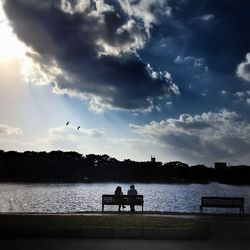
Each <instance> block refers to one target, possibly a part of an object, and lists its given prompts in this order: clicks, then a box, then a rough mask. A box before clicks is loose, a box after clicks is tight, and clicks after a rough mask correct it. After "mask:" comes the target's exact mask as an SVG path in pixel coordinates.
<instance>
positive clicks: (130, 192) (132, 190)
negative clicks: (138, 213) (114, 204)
mask: <svg viewBox="0 0 250 250" xmlns="http://www.w3.org/2000/svg"><path fill="white" fill-rule="evenodd" d="M128 195H129V196H135V195H137V190H136V189H135V185H133V184H132V185H130V189H129V190H128ZM130 211H131V212H134V211H135V205H134V204H131V205H130Z"/></svg>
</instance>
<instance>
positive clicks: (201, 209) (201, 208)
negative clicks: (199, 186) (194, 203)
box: [200, 206, 203, 214]
mask: <svg viewBox="0 0 250 250" xmlns="http://www.w3.org/2000/svg"><path fill="white" fill-rule="evenodd" d="M200 213H201V214H203V207H202V206H200Z"/></svg>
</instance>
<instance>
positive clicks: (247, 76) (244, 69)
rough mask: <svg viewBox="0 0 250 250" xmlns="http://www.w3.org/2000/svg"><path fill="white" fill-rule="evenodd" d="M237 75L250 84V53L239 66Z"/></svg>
mask: <svg viewBox="0 0 250 250" xmlns="http://www.w3.org/2000/svg"><path fill="white" fill-rule="evenodd" d="M236 75H237V76H238V77H240V78H242V79H244V80H245V81H248V82H250V52H249V53H247V54H246V58H245V61H243V62H241V63H240V64H239V65H238V67H237V71H236Z"/></svg>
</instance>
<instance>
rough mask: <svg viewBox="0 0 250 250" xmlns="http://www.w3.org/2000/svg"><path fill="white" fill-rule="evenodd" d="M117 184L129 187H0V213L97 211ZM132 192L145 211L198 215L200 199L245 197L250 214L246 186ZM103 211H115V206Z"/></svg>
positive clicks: (150, 187)
mask: <svg viewBox="0 0 250 250" xmlns="http://www.w3.org/2000/svg"><path fill="white" fill-rule="evenodd" d="M117 185H120V186H121V187H122V190H123V191H124V193H126V192H127V190H128V188H129V185H130V184H128V183H122V184H121V183H92V184H0V212H50V213H52V212H53V213H54V212H81V211H101V196H102V194H113V193H114V190H115V188H116V186H117ZM136 189H137V191H138V193H139V194H142V195H144V200H145V205H144V210H145V211H168V212H199V204H200V197H201V196H242V197H245V211H246V213H250V188H249V187H248V186H231V185H224V184H218V183H211V184H207V185H203V184H189V185H187V184H185V185H179V184H178V185H177V184H176V185H175V184H136ZM107 209H108V210H114V211H116V210H117V207H116V206H114V207H112V206H109V207H108V208H107ZM127 210H129V209H127ZM206 211H207V212H209V211H210V212H215V211H216V212H219V213H224V212H227V213H228V212H236V213H237V212H238V209H218V210H216V209H215V208H212V209H209V208H206V209H205V212H206Z"/></svg>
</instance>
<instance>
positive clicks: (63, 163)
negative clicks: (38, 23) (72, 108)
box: [0, 150, 250, 185]
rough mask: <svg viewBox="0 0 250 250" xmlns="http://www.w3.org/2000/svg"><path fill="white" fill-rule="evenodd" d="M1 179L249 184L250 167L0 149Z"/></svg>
mask: <svg viewBox="0 0 250 250" xmlns="http://www.w3.org/2000/svg"><path fill="white" fill-rule="evenodd" d="M0 181H1V182H112V181H115V182H158V183H209V182H220V183H228V184H244V185H249V184H250V166H246V165H238V166H218V167H215V168H214V167H207V166H205V165H194V166H189V165H188V164H186V163H183V162H180V161H172V162H166V163H162V162H157V161H156V162H154V161H145V162H139V161H132V160H130V159H126V160H123V161H119V160H117V159H115V158H113V157H110V156H108V155H107V154H104V155H96V154H88V155H85V156H84V155H82V154H80V153H77V152H63V151H51V152H34V151H25V152H16V151H8V152H5V151H3V150H0Z"/></svg>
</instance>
